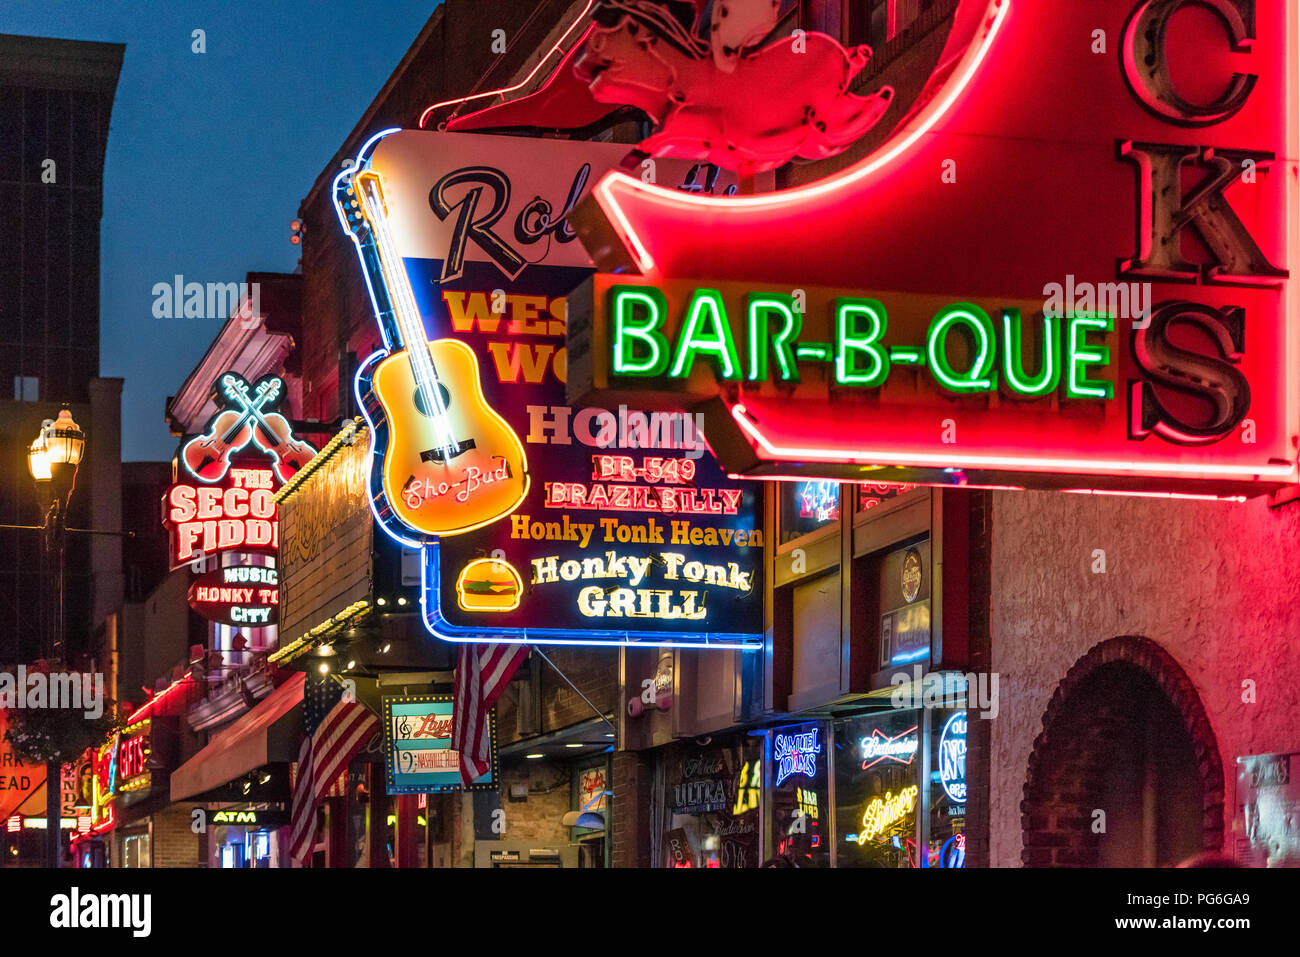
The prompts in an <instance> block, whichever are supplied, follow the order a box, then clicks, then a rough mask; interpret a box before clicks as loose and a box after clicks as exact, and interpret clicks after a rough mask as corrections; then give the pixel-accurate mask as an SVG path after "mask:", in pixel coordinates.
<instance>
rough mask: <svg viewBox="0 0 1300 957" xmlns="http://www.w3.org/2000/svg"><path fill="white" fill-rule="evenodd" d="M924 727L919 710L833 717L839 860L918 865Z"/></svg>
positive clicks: (839, 862) (847, 864) (841, 862)
mask: <svg viewBox="0 0 1300 957" xmlns="http://www.w3.org/2000/svg"><path fill="white" fill-rule="evenodd" d="M923 730H924V729H923V726H922V714H921V712H919V711H886V712H881V713H878V714H869V715H863V716H861V717H857V718H850V719H848V720H846V721H838V722H836V724H835V821H836V834H835V839H836V841H837V842H838V843H837V846H836V864H837V866H839V867H915V866H917V864H916V857H917V855H916V840H917V837H916V817H917V813H918V810H919V808H920V805H921V795H920V782H921V758H922V754H921V740H922V734H923Z"/></svg>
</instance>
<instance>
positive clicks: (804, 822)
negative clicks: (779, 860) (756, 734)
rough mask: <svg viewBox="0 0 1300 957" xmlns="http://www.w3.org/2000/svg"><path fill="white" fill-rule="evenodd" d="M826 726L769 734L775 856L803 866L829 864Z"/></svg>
mask: <svg viewBox="0 0 1300 957" xmlns="http://www.w3.org/2000/svg"><path fill="white" fill-rule="evenodd" d="M826 730H827V726H826V725H824V724H821V723H817V724H799V725H791V726H789V727H785V728H776V729H774V730H772V731H769V732H768V736H767V741H768V774H769V776H770V777H769V779H770V780H771V782H772V787H771V789H770V790H769V791H768V804H769V814H768V822H769V826H770V827H771V829H772V854H773V856H774V857H784V858H786V859H787V860H789V861H791V862H793V863H794V864H795V865H796V866H798V867H830V865H831V851H830V841H831V834H830V801H829V797H830V792H829V787H828V781H829V774H828V773H827V762H828V761H829V760H830V757H831V754H830V746H829V744H828V742H827V740H826Z"/></svg>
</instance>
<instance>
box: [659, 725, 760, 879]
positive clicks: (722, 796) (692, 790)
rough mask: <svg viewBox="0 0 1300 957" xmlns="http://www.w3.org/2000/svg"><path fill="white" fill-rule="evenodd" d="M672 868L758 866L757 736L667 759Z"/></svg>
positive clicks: (692, 748) (683, 749)
mask: <svg viewBox="0 0 1300 957" xmlns="http://www.w3.org/2000/svg"><path fill="white" fill-rule="evenodd" d="M667 760H668V767H667V769H666V771H667V776H666V779H665V781H666V786H667V795H666V798H667V805H668V807H667V812H668V813H667V829H666V833H665V835H664V842H663V847H664V856H665V862H664V863H665V865H666V866H667V867H727V868H730V867H757V866H758V865H759V864H761V863H762V861H761V860H760V857H759V853H760V845H759V826H758V824H759V819H758V814H759V811H758V808H759V795H760V793H761V789H762V773H763V767H762V765H763V752H762V745H761V741H760V739H758V738H750V737H743V738H736V739H734V740H733V741H731V742H729V743H723V744H713V745H710V746H709V747H703V748H702V747H699V746H698V745H695V744H693V743H683V744H682V745H681V746H680V748H679V749H678V750H677V751H676V752H675V753H672V755H671V756H670V757H669V758H668V759H667Z"/></svg>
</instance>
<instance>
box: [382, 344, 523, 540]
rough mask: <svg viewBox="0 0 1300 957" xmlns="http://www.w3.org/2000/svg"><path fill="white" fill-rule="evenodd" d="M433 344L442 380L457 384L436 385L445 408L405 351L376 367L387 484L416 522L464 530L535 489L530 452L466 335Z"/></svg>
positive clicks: (437, 531) (400, 510)
mask: <svg viewBox="0 0 1300 957" xmlns="http://www.w3.org/2000/svg"><path fill="white" fill-rule="evenodd" d="M428 350H429V357H430V359H432V361H433V365H434V367H435V368H436V369H437V378H438V380H440V381H441V382H443V383H451V384H453V385H454V388H455V391H454V392H448V391H447V390H446V389H445V387H444V386H442V385H437V384H435V386H434V387H435V388H438V389H439V390H440V391H441V395H442V400H443V406H444V407H445V414H440V413H439V411H438V410H437V408H436V405H435V404H434V403H431V402H430V401H429V399H428V398H427V397H426V395H427V392H421V390H420V389H419V388H418V386H417V383H416V377H415V373H414V371H413V369H412V362H411V358H410V357H409V356H408V355H407V354H406V353H405V351H399V352H395V353H393V354H392V355H389V356H388V357H386V358H384V359H382V360H380V361H379V363H378V364H377V365H376V366H375V368H374V372H373V375H372V379H371V389H372V390H373V392H374V394H375V397H376V398H377V399H378V400H379V403H380V405H382V406H383V409H384V413H385V415H386V416H387V419H388V423H389V429H388V435H389V441H388V447H387V448H386V449H385V451H384V466H383V489H384V494H385V496H386V497H387V499H388V503H389V506H390V507H391V508H392V510H393V512H394V513H395V514H396V515H397V517H398V518H399V519H400V520H401V521H402V523H403V524H405V525H406V526H408V527H409V528H411V529H414V530H416V531H418V532H422V533H424V534H427V535H458V534H461V533H462V532H468V531H472V530H473V529H476V528H480V527H482V526H483V525H486V524H488V523H489V522H493V521H495V520H497V519H498V518H501V517H502V516H503V515H507V514H509V513H510V512H512V511H514V509H515V508H516V507H518V505H519V503H520V502H522V501H523V498H524V496H525V495H526V494H528V483H529V476H528V459H527V457H526V455H525V453H524V447H523V444H522V443H521V442H520V441H519V437H518V436H517V435H516V434H515V432H514V430H513V429H512V428H511V427H510V426H509V425H508V424H507V423H506V421H505V419H503V418H501V416H499V415H498V414H497V413H496V412H495V411H494V410H493V409H492V407H491V406H489V405H488V404H487V400H486V398H485V397H484V395H483V386H482V382H481V380H480V378H479V368H478V360H477V359H476V358H475V356H474V352H473V350H471V349H470V347H469V346H467V345H466V344H465V343H463V342H461V341H460V340H458V339H436V340H434V341H433V342H429V343H428ZM426 390H427V387H426Z"/></svg>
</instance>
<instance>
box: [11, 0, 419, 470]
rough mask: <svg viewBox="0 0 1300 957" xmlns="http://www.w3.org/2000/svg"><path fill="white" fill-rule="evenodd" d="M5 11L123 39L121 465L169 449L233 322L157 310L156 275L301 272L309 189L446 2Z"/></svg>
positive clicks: (31, 1) (70, 3)
mask: <svg viewBox="0 0 1300 957" xmlns="http://www.w3.org/2000/svg"><path fill="white" fill-rule="evenodd" d="M0 4H2V6H3V9H0V33H17V34H28V35H32V36H48V37H62V38H67V39H75V40H102V41H108V42H113V43H125V44H126V60H125V63H124V64H123V66H122V76H121V80H120V82H119V84H118V88H117V100H116V102H115V104H114V106H113V125H112V128H111V131H110V133H109V137H108V157H107V162H106V167H105V177H104V219H103V224H102V237H103V259H102V263H103V272H102V278H101V281H100V291H101V302H100V316H101V321H102V327H101V339H100V342H101V346H100V372H101V374H102V375H105V376H122V377H123V378H124V379H125V380H126V382H125V386H124V391H123V399H122V405H123V409H122V414H123V419H124V423H123V424H124V427H123V437H122V457H123V459H124V460H126V461H134V460H141V459H154V460H162V459H169V458H171V455H172V453H173V452H174V451H175V447H176V440H175V439H174V438H172V437H171V436H170V435H168V432H167V426H166V424H165V422H164V419H163V407H164V403H165V401H166V398H167V396H168V395H171V394H172V393H173V392H174V391H175V390H176V389H177V388H178V387H179V386H180V384H181V382H182V381H183V380H184V378H185V376H186V375H187V374H188V373H189V371H190V370H191V369H192V368H193V367H194V365H195V364H196V363H197V362H198V360H199V358H200V357H201V356H202V355H203V352H204V350H205V349H206V348H207V346H208V344H209V343H210V342H211V341H212V338H213V336H214V335H216V333H217V331H218V329H220V326H221V322H220V320H218V319H155V318H154V316H153V301H154V300H153V294H152V289H153V285H154V283H157V282H171V281H172V277H173V276H175V275H176V274H178V273H179V274H181V275H183V276H184V277H185V279H186V281H187V282H189V281H193V282H205V283H206V282H240V281H243V279H244V278H245V273H247V272H248V271H249V270H272V271H283V272H291V271H292V270H293V269H294V267H295V265H296V264H297V261H298V247H297V246H293V245H291V244H290V243H289V223H290V221H292V220H293V219H294V217H295V216H296V215H297V210H298V202H299V200H300V199H302V197H303V195H304V194H305V193H306V192H307V190H308V189H310V187H311V184H312V182H313V181H314V180H315V177H316V175H317V174H318V173H319V172H320V170H321V169H322V168H323V167H324V165H325V163H326V162H328V160H329V159H330V157H331V156H333V154H334V151H335V150H336V149H338V147H339V145H340V144H341V143H342V142H343V139H344V137H345V136H347V134H348V133H349V132H350V131H351V129H352V127H353V126H354V125H355V124H356V122H357V121H358V120H359V119H360V118H361V114H362V112H363V111H364V110H365V108H366V107H367V106H368V105H369V104H370V101H371V100H372V99H374V96H375V94H376V93H378V92H379V89H380V87H381V86H382V85H383V83H384V81H385V80H386V79H387V78H388V76H389V74H390V73H392V71H393V69H394V67H396V66H397V63H398V61H399V60H400V59H401V58H402V55H403V54H404V53H405V52H406V50H407V48H408V47H409V46H410V45H411V42H412V41H413V40H414V39H415V37H416V35H417V34H418V33H419V31H420V28H421V27H423V26H424V24H425V22H426V21H427V20H428V18H429V16H430V15H431V14H432V13H433V10H434V8H435V7H437V5H438V0H365V2H363V3H357V2H355V0H352V2H346V3H345V2H342V0H293V2H290V0H0ZM363 27H364V28H363ZM196 29H201V30H204V31H205V32H206V44H207V52H206V53H204V54H196V53H194V52H192V49H191V47H192V43H193V41H192V39H191V35H192V33H193V31H194V30H196ZM416 119H417V118H416V117H412V118H411V122H412V125H414V123H415V120H416Z"/></svg>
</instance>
